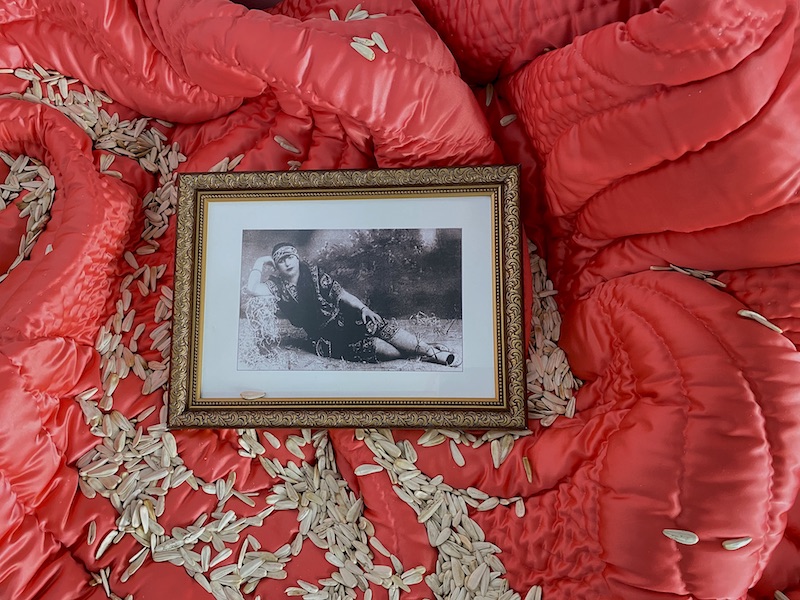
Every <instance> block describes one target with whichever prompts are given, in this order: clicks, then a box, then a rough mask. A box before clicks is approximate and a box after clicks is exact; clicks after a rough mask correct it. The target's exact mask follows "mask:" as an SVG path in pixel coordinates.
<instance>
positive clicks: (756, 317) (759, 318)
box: [736, 310, 783, 333]
mask: <svg viewBox="0 0 800 600" xmlns="http://www.w3.org/2000/svg"><path fill="white" fill-rule="evenodd" d="M736 314H737V315H739V316H741V317H745V318H746V319H752V320H753V321H755V322H756V323H760V324H761V325H763V326H764V327H769V328H770V329H772V331H775V332H777V333H783V329H781V328H780V327H778V326H777V325H775V324H774V323H770V322H769V321H768V320H767V318H766V317H765V316H763V315H760V314H758V313H757V312H755V311H752V310H740V311H738V312H737V313H736Z"/></svg>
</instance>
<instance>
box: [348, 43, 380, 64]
mask: <svg viewBox="0 0 800 600" xmlns="http://www.w3.org/2000/svg"><path fill="white" fill-rule="evenodd" d="M350 47H351V48H352V49H353V50H355V51H356V52H358V53H359V54H360V55H361V56H363V57H364V58H366V59H367V60H370V61H371V60H375V51H374V50H373V49H372V48H370V47H368V46H365V45H364V44H361V43H359V42H350Z"/></svg>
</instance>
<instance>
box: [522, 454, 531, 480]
mask: <svg viewBox="0 0 800 600" xmlns="http://www.w3.org/2000/svg"><path fill="white" fill-rule="evenodd" d="M522 468H523V469H525V477H526V478H527V480H528V483H533V470H532V469H531V461H530V460H528V457H527V456H523V457H522Z"/></svg>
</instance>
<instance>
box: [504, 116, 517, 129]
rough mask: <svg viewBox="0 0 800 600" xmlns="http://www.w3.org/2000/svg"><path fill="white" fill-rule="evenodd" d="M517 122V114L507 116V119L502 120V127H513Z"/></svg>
mask: <svg viewBox="0 0 800 600" xmlns="http://www.w3.org/2000/svg"><path fill="white" fill-rule="evenodd" d="M516 120H517V115H515V114H510V115H506V116H505V117H503V118H502V119H500V125H502V126H503V127H508V126H509V125H511V123H513V122H514V121H516Z"/></svg>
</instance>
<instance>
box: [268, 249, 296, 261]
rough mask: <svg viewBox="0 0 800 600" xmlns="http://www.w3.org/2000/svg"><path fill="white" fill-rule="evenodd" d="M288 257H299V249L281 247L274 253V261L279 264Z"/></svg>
mask: <svg viewBox="0 0 800 600" xmlns="http://www.w3.org/2000/svg"><path fill="white" fill-rule="evenodd" d="M286 256H297V248H295V247H294V246H281V247H280V248H278V249H277V250H275V252H273V253H272V260H274V261H275V262H278V261H279V260H280V259H282V258H284V257H286Z"/></svg>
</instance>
